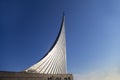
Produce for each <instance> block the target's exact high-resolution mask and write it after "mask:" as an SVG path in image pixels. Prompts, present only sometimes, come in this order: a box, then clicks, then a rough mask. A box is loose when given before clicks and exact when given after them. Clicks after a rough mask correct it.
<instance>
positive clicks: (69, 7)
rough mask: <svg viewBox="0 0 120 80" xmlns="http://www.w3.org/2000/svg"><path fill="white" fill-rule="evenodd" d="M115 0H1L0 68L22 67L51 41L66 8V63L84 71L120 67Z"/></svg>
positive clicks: (119, 11)
mask: <svg viewBox="0 0 120 80" xmlns="http://www.w3.org/2000/svg"><path fill="white" fill-rule="evenodd" d="M119 4H120V1H119V0H51V1H50V0H1V1H0V70H5V71H21V70H24V69H26V68H27V67H29V66H31V65H33V64H34V63H36V62H37V61H38V60H39V59H40V58H41V57H42V56H43V55H44V54H45V53H46V52H47V51H48V50H49V48H50V47H51V45H52V44H53V43H54V41H55V39H56V37H57V34H58V32H59V28H60V25H61V20H62V13H63V11H64V12H65V25H66V41H67V63H68V64H67V67H68V72H69V73H75V74H76V73H78V74H85V73H89V72H92V71H96V70H105V69H111V68H113V67H120V5H119Z"/></svg>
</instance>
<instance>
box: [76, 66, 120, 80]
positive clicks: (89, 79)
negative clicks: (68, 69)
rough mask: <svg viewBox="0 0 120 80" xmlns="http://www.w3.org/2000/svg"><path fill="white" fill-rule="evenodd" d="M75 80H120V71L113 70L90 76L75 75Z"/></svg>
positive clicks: (93, 73)
mask: <svg viewBox="0 0 120 80" xmlns="http://www.w3.org/2000/svg"><path fill="white" fill-rule="evenodd" d="M74 80H120V69H119V68H112V69H110V70H106V71H99V72H92V73H89V74H84V75H83V74H82V75H81V74H75V75H74Z"/></svg>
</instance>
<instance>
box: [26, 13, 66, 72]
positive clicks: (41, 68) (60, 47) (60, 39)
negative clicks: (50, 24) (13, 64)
mask: <svg viewBox="0 0 120 80" xmlns="http://www.w3.org/2000/svg"><path fill="white" fill-rule="evenodd" d="M66 70H67V69H66V39H65V16H64V14H63V18H62V23H61V27H60V31H59V34H58V36H57V38H56V40H55V42H54V44H53V46H52V47H51V48H50V50H49V51H48V52H47V54H46V55H45V56H44V57H43V58H42V59H41V60H40V61H39V62H37V63H36V64H34V65H33V66H31V67H29V68H28V69H26V70H25V71H26V72H32V73H43V74H66Z"/></svg>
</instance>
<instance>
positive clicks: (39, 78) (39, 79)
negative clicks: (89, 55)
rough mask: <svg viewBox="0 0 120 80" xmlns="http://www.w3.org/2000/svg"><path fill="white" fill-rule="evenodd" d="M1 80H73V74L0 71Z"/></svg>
mask: <svg viewBox="0 0 120 80" xmlns="http://www.w3.org/2000/svg"><path fill="white" fill-rule="evenodd" d="M0 80H73V76H72V74H40V73H27V72H5V71H0Z"/></svg>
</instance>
